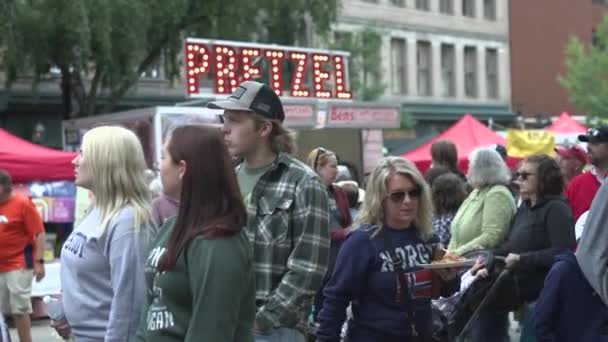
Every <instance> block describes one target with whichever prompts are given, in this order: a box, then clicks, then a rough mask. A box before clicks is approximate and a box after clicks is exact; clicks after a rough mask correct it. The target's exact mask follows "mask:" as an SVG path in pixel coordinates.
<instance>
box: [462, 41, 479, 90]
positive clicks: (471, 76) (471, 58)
mask: <svg viewBox="0 0 608 342" xmlns="http://www.w3.org/2000/svg"><path fill="white" fill-rule="evenodd" d="M464 94H465V96H466V97H471V98H476V97H477V52H476V50H475V48H474V47H470V46H467V47H465V48H464Z"/></svg>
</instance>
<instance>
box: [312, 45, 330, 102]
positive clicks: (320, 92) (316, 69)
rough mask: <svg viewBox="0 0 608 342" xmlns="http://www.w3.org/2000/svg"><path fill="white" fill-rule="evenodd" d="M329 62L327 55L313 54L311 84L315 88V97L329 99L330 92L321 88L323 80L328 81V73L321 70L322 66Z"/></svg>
mask: <svg viewBox="0 0 608 342" xmlns="http://www.w3.org/2000/svg"><path fill="white" fill-rule="evenodd" d="M328 61H329V55H325V54H314V55H312V63H313V65H312V70H313V74H312V76H313V80H314V82H313V84H314V87H315V95H316V97H322V98H330V97H331V91H330V90H326V89H324V88H323V83H324V82H325V80H328V79H329V73H328V72H326V71H325V69H323V64H324V63H327V62H328Z"/></svg>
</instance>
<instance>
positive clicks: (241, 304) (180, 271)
mask: <svg viewBox="0 0 608 342" xmlns="http://www.w3.org/2000/svg"><path fill="white" fill-rule="evenodd" d="M174 224H175V218H173V219H171V220H169V221H168V222H167V223H166V224H165V225H164V226H163V228H162V230H161V232H160V233H159V236H158V237H157V239H156V241H155V243H154V244H153V245H152V248H151V252H150V255H149V257H148V259H147V261H146V264H145V275H146V284H147V289H146V293H147V296H146V305H145V307H144V310H143V313H142V318H141V321H140V324H139V328H138V330H137V336H136V340H137V341H146V342H177V341H190V342H194V341H213V342H252V341H253V333H252V329H253V324H254V320H255V314H256V308H255V278H254V274H253V264H252V259H253V254H252V248H251V245H250V243H249V240H248V239H247V237H246V236H245V233H244V232H242V233H241V234H237V235H234V236H231V237H225V238H215V239H208V238H205V237H202V236H199V237H196V238H195V239H194V240H192V241H191V242H190V243H189V244H188V246H187V248H186V252H185V253H184V252H182V253H181V254H180V255H179V257H178V259H177V263H176V265H175V268H174V269H172V270H171V271H169V272H163V273H159V272H158V270H157V265H158V262H159V260H160V258H161V256H162V255H163V254H164V253H165V251H166V246H167V241H168V240H169V238H170V236H171V232H172V231H173V225H174Z"/></svg>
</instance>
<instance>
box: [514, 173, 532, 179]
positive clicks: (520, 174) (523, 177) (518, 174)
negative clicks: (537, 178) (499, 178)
mask: <svg viewBox="0 0 608 342" xmlns="http://www.w3.org/2000/svg"><path fill="white" fill-rule="evenodd" d="M529 176H534V174H533V173H532V172H527V171H521V172H516V173H515V177H516V178H521V179H522V180H526V179H528V177H529Z"/></svg>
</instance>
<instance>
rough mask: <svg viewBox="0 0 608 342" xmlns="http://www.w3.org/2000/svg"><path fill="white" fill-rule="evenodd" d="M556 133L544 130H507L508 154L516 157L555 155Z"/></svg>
mask: <svg viewBox="0 0 608 342" xmlns="http://www.w3.org/2000/svg"><path fill="white" fill-rule="evenodd" d="M554 148H555V133H553V132H547V131H542V130H516V129H510V130H508V131H507V154H508V155H509V156H511V157H514V158H526V157H528V156H531V155H533V154H540V153H542V154H547V155H550V156H553V155H555V151H554Z"/></svg>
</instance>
